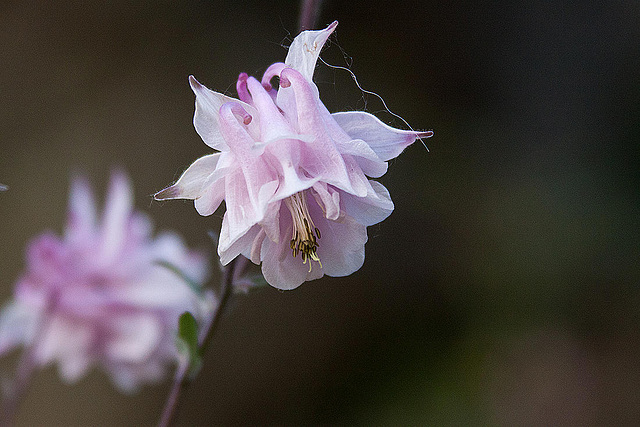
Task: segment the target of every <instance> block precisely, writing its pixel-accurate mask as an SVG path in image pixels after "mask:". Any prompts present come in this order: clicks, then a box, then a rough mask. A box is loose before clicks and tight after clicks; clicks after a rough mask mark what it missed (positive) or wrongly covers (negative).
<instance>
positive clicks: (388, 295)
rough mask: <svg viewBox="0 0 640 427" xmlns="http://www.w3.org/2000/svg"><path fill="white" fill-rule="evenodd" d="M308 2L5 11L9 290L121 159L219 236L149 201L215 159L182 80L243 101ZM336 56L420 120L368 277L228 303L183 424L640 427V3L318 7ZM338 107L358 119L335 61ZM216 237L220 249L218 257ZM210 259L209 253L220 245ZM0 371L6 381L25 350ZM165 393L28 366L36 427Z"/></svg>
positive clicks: (194, 230)
mask: <svg viewBox="0 0 640 427" xmlns="http://www.w3.org/2000/svg"><path fill="white" fill-rule="evenodd" d="M298 11H299V5H298V2H295V1H279V2H273V3H269V2H264V1H246V2H232V1H181V2H178V1H159V2H146V1H135V2H123V1H112V2H98V1H66V2H48V1H13V0H5V1H3V2H2V3H0V143H1V146H0V147H1V155H0V182H2V183H4V184H7V185H8V186H9V187H10V189H9V191H8V192H4V193H0V218H1V220H2V226H1V227H0V240H1V241H2V242H3V244H2V245H1V246H0V272H1V275H0V300H1V301H7V300H8V299H9V298H10V296H11V292H12V286H13V283H14V281H15V280H16V278H17V277H18V276H19V274H20V272H21V271H22V269H23V267H24V255H23V251H24V248H25V245H26V243H27V242H28V241H29V239H30V238H32V237H33V236H34V235H36V234H38V233H41V232H42V231H44V230H46V229H53V230H55V231H56V232H61V230H62V226H63V224H64V220H65V213H66V204H67V191H68V184H69V178H70V176H71V174H72V173H73V172H74V171H81V172H84V173H86V174H88V175H89V176H90V178H91V180H92V182H93V183H94V185H95V186H96V187H97V189H98V191H99V194H104V189H105V187H106V183H107V180H108V177H109V172H110V170H111V169H112V167H114V166H121V167H123V168H124V169H125V170H127V171H128V172H129V174H130V176H131V177H132V179H133V180H134V185H135V191H136V206H137V207H138V208H139V209H141V210H144V211H145V212H147V213H148V214H149V215H150V216H151V217H152V218H153V220H154V222H155V224H156V227H157V229H169V228H170V229H175V230H177V231H179V232H180V233H182V234H183V235H184V236H185V239H186V240H187V241H188V242H189V244H190V245H191V246H196V247H202V248H207V247H209V248H210V241H209V238H208V237H207V235H206V231H207V230H208V229H216V228H218V227H219V226H220V213H218V214H216V215H214V216H212V217H207V218H205V217H200V216H198V214H197V213H196V211H195V210H194V208H193V205H192V203H190V202H180V201H176V202H168V203H157V202H152V200H151V196H150V195H151V194H153V193H154V192H156V191H158V190H160V189H162V188H163V187H164V186H166V185H168V184H169V183H171V182H172V181H173V180H174V179H176V178H177V177H178V176H179V174H180V173H181V172H182V171H183V170H184V169H185V168H186V167H187V166H188V165H189V164H190V163H191V162H192V161H193V160H195V159H196V158H198V157H199V156H201V155H204V154H207V153H209V152H210V151H209V149H208V147H207V146H206V145H205V144H204V143H203V142H202V141H201V140H200V138H199V137H198V135H197V134H196V132H195V130H194V129H193V126H192V115H193V101H194V96H193V94H192V92H191V90H190V88H189V85H188V82H187V76H188V75H190V74H194V75H195V76H196V77H197V78H198V79H199V80H200V81H201V82H202V83H203V84H205V85H207V86H208V87H209V88H212V89H215V90H218V91H221V92H225V93H228V94H230V95H234V93H235V88H234V85H235V80H236V77H237V75H238V73H240V72H242V71H245V72H248V73H250V74H253V75H261V74H262V72H263V71H264V70H265V68H266V67H267V66H268V65H270V64H271V63H272V62H276V61H281V60H283V59H284V57H285V55H286V49H285V46H287V45H288V44H289V43H290V42H291V40H292V39H293V36H295V34H296V33H297V30H296V27H297V16H298ZM334 19H337V20H338V21H339V22H340V24H339V26H338V29H337V31H336V33H335V36H332V38H331V40H330V42H329V43H328V46H327V48H326V50H325V51H323V54H322V57H323V58H324V59H325V60H326V61H327V62H329V63H331V64H334V65H341V66H349V67H350V68H351V69H352V70H353V72H354V73H355V74H356V75H357V76H358V78H359V81H360V83H361V84H362V86H363V87H364V88H366V89H368V90H373V91H376V92H378V93H379V94H381V95H382V96H383V97H384V98H385V100H386V101H387V103H388V105H389V107H390V109H391V110H392V111H394V112H396V113H398V114H400V115H402V116H403V117H404V118H405V119H406V120H407V121H408V122H409V123H410V124H411V125H412V126H413V127H415V128H416V129H434V130H435V137H434V138H432V139H430V140H428V141H427V143H428V146H429V149H430V151H429V152H427V151H426V150H425V149H424V147H422V146H421V145H420V144H414V146H412V147H409V148H408V149H407V150H406V151H405V152H404V153H403V154H402V156H400V157H399V158H398V159H396V160H394V161H392V162H391V165H390V168H389V172H388V173H387V175H386V176H384V177H383V178H382V179H381V180H380V181H381V182H382V183H384V185H385V186H387V188H388V189H389V191H390V192H391V195H392V197H393V200H394V202H395V204H396V210H395V212H394V213H393V214H392V215H391V217H390V218H389V219H387V220H386V221H384V222H383V223H382V224H380V225H378V226H374V227H371V228H370V229H369V243H368V244H367V246H366V249H367V258H366V261H365V265H364V267H363V268H362V269H361V270H360V271H358V272H357V273H355V274H354V275H352V276H350V277H345V278H323V279H321V280H318V281H314V282H309V283H306V284H304V285H302V286H301V287H300V288H299V289H297V290H295V291H291V292H284V293H283V292H279V291H277V290H275V289H272V288H265V289H263V290H261V291H258V292H256V293H253V294H250V295H248V296H246V297H239V298H237V299H236V300H235V303H234V306H233V309H232V310H231V311H230V313H229V314H228V315H227V316H226V317H225V318H224V319H223V322H222V324H221V329H220V330H219V334H218V335H217V336H216V338H215V340H214V341H213V344H212V348H211V351H210V352H209V353H208V354H207V356H206V360H205V365H204V368H203V370H202V373H201V376H200V377H199V378H198V380H197V381H196V382H195V383H194V384H193V386H192V387H191V388H190V389H189V390H188V392H187V394H186V396H185V405H184V407H183V410H182V412H181V416H180V418H179V421H180V423H182V424H185V425H209V424H244V423H312V422H315V423H363V424H395V425H398V424H418V423H424V424H432V425H452V424H454V425H464V424H496V425H522V424H529V425H536V424H541V425H542V424H544V425H557V424H565V425H567V424H568V425H606V424H616V425H625V424H626V425H630V424H635V423H637V420H638V419H640V393H638V384H640V327H639V322H640V267H639V261H640V231H639V229H640V227H639V225H640V224H639V218H640V216H639V214H640V200H639V192H638V190H639V188H640V187H639V184H640V174H639V167H638V165H640V159H639V157H640V149H639V145H638V142H639V137H640V55H639V53H640V5H639V3H638V2H635V1H626V2H625V1H621V2H575V1H556V2H543V1H531V0H528V1H519V2H497V1H495V2H461V1H457V2H456V1H454V2H435V1H415V2H386V1H385V2H382V1H380V2H375V1H374V2H372V1H366V2H365V1H348V2H347V1H326V2H324V7H323V10H322V14H321V16H320V20H319V22H320V24H319V26H320V27H324V26H326V25H327V24H329V23H330V22H331V21H333V20H334ZM316 81H317V83H318V86H319V88H320V93H321V97H322V98H323V100H324V101H325V103H326V104H327V106H328V108H329V109H330V110H331V111H339V110H350V109H363V108H366V110H367V111H369V112H372V113H376V114H377V115H378V116H379V117H380V118H381V119H382V120H384V121H386V122H388V123H391V124H393V125H396V126H398V127H402V126H403V124H402V123H401V122H400V121H399V120H397V119H395V118H393V117H392V116H390V115H389V114H386V113H385V112H384V111H383V107H382V105H381V103H380V102H379V101H378V100H377V99H375V98H373V97H367V98H366V99H363V97H362V93H361V92H360V91H359V90H358V89H357V88H356V86H355V84H354V83H353V81H352V80H351V78H350V77H349V75H348V74H347V73H346V72H344V71H339V70H338V71H336V70H332V69H329V68H328V67H326V66H324V65H322V64H321V65H320V66H319V69H318V71H317V74H316ZM210 249H211V248H210ZM213 252H214V251H213V249H211V253H213ZM15 356H16V355H15V354H14V355H13V356H9V357H5V358H3V359H2V360H0V370H1V371H2V375H3V376H6V375H8V374H9V373H10V372H11V369H12V367H13V364H14V362H15V359H16V357H15ZM168 387H169V382H168V381H165V382H163V383H161V384H158V385H155V386H148V387H145V388H144V389H143V390H141V392H140V393H138V394H136V395H133V396H125V395H121V394H119V393H118V392H117V391H116V390H115V389H114V388H113V387H112V386H111V384H110V383H109V382H108V381H107V377H106V376H105V375H104V374H103V373H101V372H99V371H94V372H93V373H92V374H90V375H89V376H87V377H85V378H84V379H82V380H81V381H80V382H79V383H77V384H74V385H66V384H64V383H62V382H61V381H60V380H59V379H58V375H57V372H56V370H55V369H54V368H48V369H45V370H44V371H42V372H40V373H39V375H38V376H37V377H36V379H35V381H34V383H33V385H32V388H31V390H30V393H29V394H28V396H27V398H26V400H25V402H24V405H23V407H22V411H21V412H20V416H19V419H18V421H19V424H20V425H44V424H47V425H62V424H65V425H81V424H84V425H90V424H92V425H98V424H101V425H150V424H153V423H154V422H155V421H156V420H157V417H158V415H159V412H160V409H161V407H162V405H163V403H164V399H165V397H166V394H167V392H168Z"/></svg>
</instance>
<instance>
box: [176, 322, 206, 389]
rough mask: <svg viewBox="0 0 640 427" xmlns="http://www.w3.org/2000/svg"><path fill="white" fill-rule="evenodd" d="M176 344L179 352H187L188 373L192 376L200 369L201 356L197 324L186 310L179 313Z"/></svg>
mask: <svg viewBox="0 0 640 427" xmlns="http://www.w3.org/2000/svg"><path fill="white" fill-rule="evenodd" d="M176 346H177V347H178V351H179V352H181V353H187V355H188V358H189V373H190V376H191V377H192V378H193V377H195V376H196V375H197V374H198V372H199V371H200V367H201V366H202V357H201V355H200V345H199V343H198V324H197V323H196V319H195V318H194V317H193V314H191V313H190V312H188V311H185V312H184V313H182V314H181V315H180V319H179V320H178V337H177V340H176Z"/></svg>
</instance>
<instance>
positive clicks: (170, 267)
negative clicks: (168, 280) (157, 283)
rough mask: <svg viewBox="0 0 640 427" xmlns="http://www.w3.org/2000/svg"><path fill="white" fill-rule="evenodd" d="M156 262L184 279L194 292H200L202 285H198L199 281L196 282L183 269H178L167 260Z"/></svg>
mask: <svg viewBox="0 0 640 427" xmlns="http://www.w3.org/2000/svg"><path fill="white" fill-rule="evenodd" d="M156 264H158V265H161V266H162V267H164V268H166V269H168V270H171V271H172V272H174V273H175V274H176V275H177V276H179V277H180V278H181V279H182V280H184V282H185V283H186V284H187V285H189V287H190V288H191V290H193V291H194V292H196V293H197V294H199V295H200V294H202V286H200V283H198V282H196V281H195V280H193V279H192V278H190V277H189V276H187V275H186V274H185V272H184V271H182V270H181V269H179V268H178V267H176V266H175V265H173V264H171V263H170V262H167V261H156Z"/></svg>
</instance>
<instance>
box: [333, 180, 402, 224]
mask: <svg viewBox="0 0 640 427" xmlns="http://www.w3.org/2000/svg"><path fill="white" fill-rule="evenodd" d="M369 184H371V188H370V191H369V193H368V194H367V196H366V197H357V196H354V195H352V194H348V193H342V194H341V200H342V209H344V211H345V212H346V214H347V215H348V216H350V217H353V219H355V220H356V221H357V222H359V223H360V224H363V225H366V226H369V225H373V224H377V223H379V222H381V221H383V220H384V219H386V218H387V217H388V216H389V215H391V212H393V208H394V206H393V202H392V201H391V196H390V195H389V191H387V189H386V188H385V186H384V185H382V184H380V183H379V182H376V181H369ZM323 235H324V234H323Z"/></svg>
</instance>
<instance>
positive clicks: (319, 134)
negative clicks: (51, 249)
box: [155, 22, 433, 289]
mask: <svg viewBox="0 0 640 427" xmlns="http://www.w3.org/2000/svg"><path fill="white" fill-rule="evenodd" d="M336 25H337V22H334V23H332V24H331V25H329V27H327V28H326V29H324V30H320V31H304V32H302V33H301V34H300V35H298V36H297V37H296V38H295V40H294V41H293V43H292V44H291V47H290V48H289V52H288V54H287V57H286V60H285V62H284V63H276V64H273V65H271V66H270V67H269V68H268V69H267V70H266V72H265V74H264V76H263V77H262V81H258V80H256V79H255V78H253V77H249V76H247V74H245V73H242V74H240V76H239V78H238V82H237V86H236V87H237V91H238V96H239V98H240V99H233V98H230V97H227V96H225V95H222V94H219V93H217V92H213V91H211V90H209V89H207V88H206V87H204V86H202V85H201V84H200V83H198V81H197V80H196V79H195V78H193V76H191V77H190V83H191V88H192V89H193V91H194V92H195V94H196V112H195V117H194V125H195V128H196V130H197V131H198V133H199V134H200V136H201V137H202V139H203V140H204V142H205V143H206V144H207V145H208V146H210V147H211V148H213V149H214V150H218V151H219V152H217V153H214V154H210V155H207V156H204V157H202V158H200V159H198V160H196V161H195V162H194V163H193V164H192V165H191V166H190V167H189V168H188V169H187V170H186V171H185V172H184V174H183V175H182V176H181V177H180V179H179V180H178V181H177V182H176V183H175V184H174V185H172V186H170V187H168V188H166V189H164V190H162V191H160V192H159V193H157V194H156V195H155V198H156V199H157V200H166V199H180V198H181V199H194V200H195V207H196V210H197V211H198V212H199V213H200V214H201V215H211V214H212V213H213V212H214V211H215V210H216V209H217V208H218V206H219V205H220V203H221V202H222V201H223V200H224V201H225V203H226V209H227V210H226V213H225V215H224V218H223V221H222V230H221V236H220V243H219V245H218V253H219V255H220V260H221V262H222V263H223V264H225V265H226V264H227V263H229V262H230V261H231V260H232V259H234V258H235V257H237V256H238V255H239V254H243V255H244V256H246V257H247V258H249V259H251V261H253V262H254V263H256V264H259V263H260V262H262V272H263V274H264V277H265V279H266V280H267V282H269V283H270V284H271V285H272V286H274V287H276V288H280V289H293V288H296V287H297V286H299V285H300V284H301V283H302V282H304V281H306V280H313V279H318V278H320V277H322V276H323V275H324V274H327V275H329V276H346V275H349V274H351V273H353V272H354V271H356V270H358V269H359V268H360V267H361V266H362V264H363V262H364V244H365V243H366V241H367V231H366V227H367V226H369V225H373V224H376V223H378V222H380V221H382V220H384V219H385V218H386V217H387V216H389V214H390V213H391V212H392V211H393V203H392V201H391V198H390V197H389V192H388V191H387V189H386V188H385V187H384V186H383V185H381V184H379V183H378V182H375V181H371V180H369V179H368V178H367V177H372V178H378V177H380V176H382V175H384V173H385V172H386V171H387V161H388V160H390V159H392V158H394V157H396V156H398V155H399V154H400V153H401V152H402V151H403V150H404V149H405V148H406V147H407V146H408V145H410V144H412V143H413V142H414V141H415V140H416V138H418V137H429V136H431V135H432V134H433V132H414V131H405V130H399V129H394V128H392V127H389V126H387V125H385V124H384V123H382V122H381V121H380V120H378V119H377V118H376V117H375V116H373V115H371V114H368V113H364V112H360V111H351V112H343V113H335V114H330V113H329V111H328V110H327V109H326V107H325V106H324V104H323V103H322V102H321V101H320V98H319V95H318V88H317V87H316V85H315V84H314V83H313V81H312V78H313V72H314V68H315V66H316V61H317V59H318V55H319V54H320V50H321V49H322V46H323V45H324V43H325V42H326V40H327V39H328V37H329V35H330V34H331V33H332V32H333V30H334V29H335V27H336ZM274 77H279V78H280V88H279V90H276V89H275V88H273V87H272V85H271V80H272V79H273V78H274ZM298 255H299V256H298Z"/></svg>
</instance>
